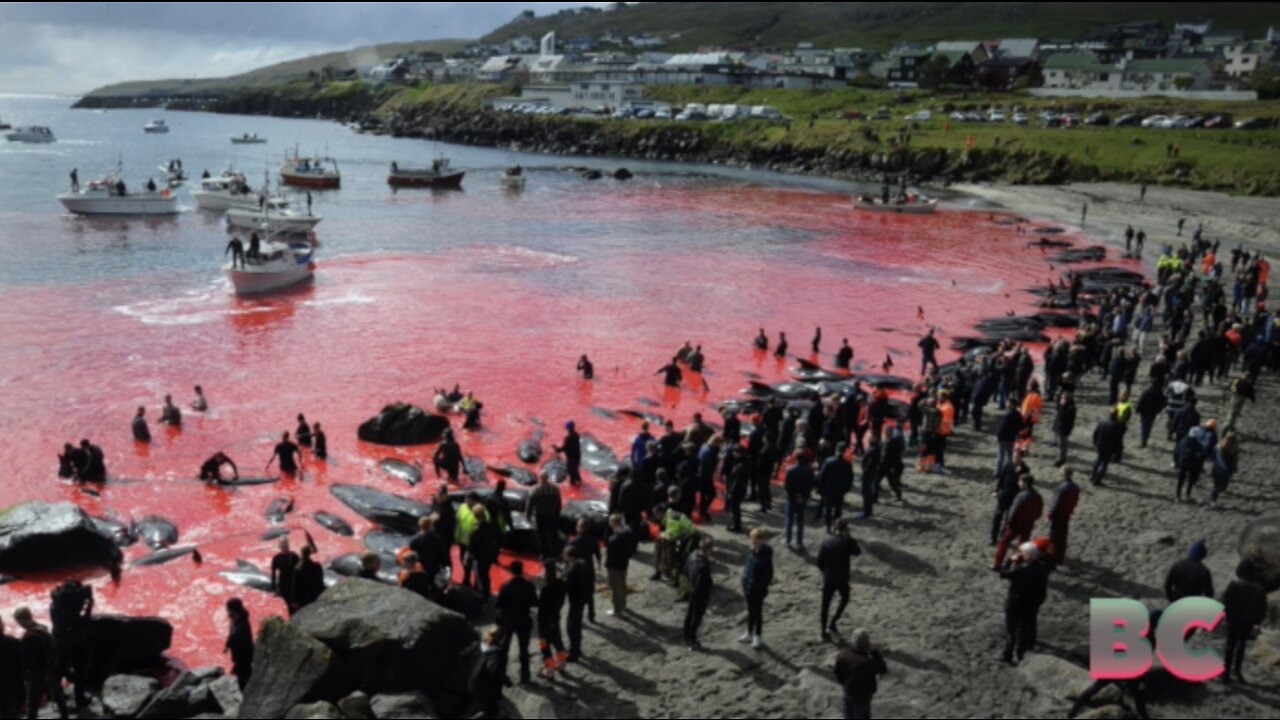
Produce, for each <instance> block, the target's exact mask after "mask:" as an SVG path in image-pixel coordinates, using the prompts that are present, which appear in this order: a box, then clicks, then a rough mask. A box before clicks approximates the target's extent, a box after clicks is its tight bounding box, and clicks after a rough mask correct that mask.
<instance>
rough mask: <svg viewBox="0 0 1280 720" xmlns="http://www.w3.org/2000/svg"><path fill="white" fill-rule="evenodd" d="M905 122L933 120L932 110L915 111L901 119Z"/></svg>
mask: <svg viewBox="0 0 1280 720" xmlns="http://www.w3.org/2000/svg"><path fill="white" fill-rule="evenodd" d="M903 119H904V120H906V121H907V122H929V121H930V120H932V119H933V111H932V110H917V111H915V112H913V113H911V114H910V115H907V116H906V117H905V118H903Z"/></svg>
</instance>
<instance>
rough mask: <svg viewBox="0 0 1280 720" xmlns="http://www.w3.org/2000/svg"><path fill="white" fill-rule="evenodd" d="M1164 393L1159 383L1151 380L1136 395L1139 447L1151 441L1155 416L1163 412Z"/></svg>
mask: <svg viewBox="0 0 1280 720" xmlns="http://www.w3.org/2000/svg"><path fill="white" fill-rule="evenodd" d="M1165 402H1166V401H1165V395H1164V391H1163V390H1162V389H1161V388H1160V385H1159V384H1158V383H1156V382H1154V381H1153V382H1152V383H1151V384H1150V385H1149V386H1147V389H1146V390H1143V391H1142V395H1141V396H1139V397H1138V423H1139V426H1140V427H1141V430H1142V434H1141V443H1142V444H1141V447H1144V448H1145V447H1146V446H1147V443H1148V442H1150V441H1151V431H1152V430H1153V429H1154V428H1155V425H1156V418H1158V417H1160V413H1162V412H1164V408H1165Z"/></svg>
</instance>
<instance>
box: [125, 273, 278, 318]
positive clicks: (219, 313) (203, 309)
mask: <svg viewBox="0 0 1280 720" xmlns="http://www.w3.org/2000/svg"><path fill="white" fill-rule="evenodd" d="M226 302H227V296H226V285H225V283H219V285H218V287H217V289H216V290H215V289H210V290H201V291H191V292H189V293H188V294H187V295H185V296H183V297H179V298H162V299H157V300H142V301H139V302H136V303H130V304H128V305H117V306H115V307H113V308H112V310H114V311H116V312H118V313H120V314H121V315H124V316H125V317H130V318H134V319H136V320H138V321H139V322H141V323H142V324H143V325H167V326H172V325H203V324H205V323H211V322H217V321H219V320H222V319H223V318H227V317H231V316H236V315H255V314H258V313H267V312H273V311H275V310H276V308H275V307H272V306H258V307H252V306H249V307H236V308H230V307H226ZM220 305H221V306H222V307H219V306H220Z"/></svg>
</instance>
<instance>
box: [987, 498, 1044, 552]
mask: <svg viewBox="0 0 1280 720" xmlns="http://www.w3.org/2000/svg"><path fill="white" fill-rule="evenodd" d="M1018 488H1019V491H1020V492H1019V493H1018V496H1017V497H1016V498H1015V499H1014V501H1013V505H1012V506H1011V507H1010V508H1009V514H1008V515H1007V516H1005V521H1004V531H1003V532H1002V533H1001V534H1000V541H999V542H997V543H996V558H995V562H994V563H993V565H992V567H991V569H992V570H999V569H1000V568H1001V567H1003V566H1004V558H1005V556H1006V555H1008V554H1009V548H1010V547H1011V546H1016V545H1021V544H1022V543H1025V542H1027V541H1028V540H1030V539H1031V533H1032V531H1034V530H1035V527H1036V522H1037V521H1039V520H1040V515H1041V514H1043V513H1044V499H1043V498H1041V497H1040V493H1038V492H1036V488H1035V481H1034V480H1033V479H1032V477H1031V476H1030V475H1023V476H1022V477H1020V478H1018Z"/></svg>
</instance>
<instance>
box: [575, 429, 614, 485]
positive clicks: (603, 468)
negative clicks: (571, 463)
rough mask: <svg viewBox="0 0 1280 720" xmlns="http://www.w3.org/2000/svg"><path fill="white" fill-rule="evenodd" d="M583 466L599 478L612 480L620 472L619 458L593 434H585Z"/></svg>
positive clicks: (583, 438)
mask: <svg viewBox="0 0 1280 720" xmlns="http://www.w3.org/2000/svg"><path fill="white" fill-rule="evenodd" d="M582 466H583V467H585V468H586V469H588V470H590V471H591V472H592V474H594V475H596V476H597V477H602V478H606V479H607V478H611V477H613V475H614V473H616V472H618V456H617V455H615V454H614V453H613V450H610V449H609V446H608V445H605V444H604V443H602V442H600V441H599V440H597V439H596V437H595V436H594V435H592V434H591V433H583V434H582Z"/></svg>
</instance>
